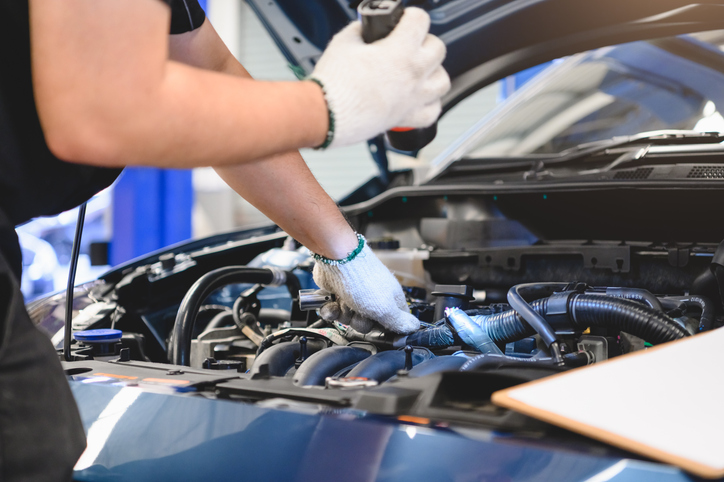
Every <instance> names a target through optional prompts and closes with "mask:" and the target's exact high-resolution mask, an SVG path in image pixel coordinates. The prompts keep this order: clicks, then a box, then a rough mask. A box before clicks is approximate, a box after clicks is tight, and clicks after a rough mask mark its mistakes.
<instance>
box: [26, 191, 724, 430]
mask: <svg viewBox="0 0 724 482" xmlns="http://www.w3.org/2000/svg"><path fill="white" fill-rule="evenodd" d="M392 201H394V202H398V200H396V199H393V200H392ZM420 201H421V202H423V203H427V204H428V205H434V204H435V203H438V204H439V205H442V204H443V203H445V202H447V205H446V206H445V207H444V208H443V211H444V212H445V214H446V215H445V217H441V216H438V217H433V216H430V214H429V213H425V212H424V210H422V211H421V210H417V212H418V213H419V212H422V213H423V215H424V218H421V217H418V218H414V217H407V218H401V217H397V219H396V220H395V222H394V224H393V223H392V222H391V221H390V220H389V219H375V215H376V213H377V212H379V211H384V209H381V208H380V207H378V208H376V209H374V210H367V211H363V212H364V213H367V212H369V213H372V214H365V215H363V216H357V217H356V218H354V217H353V218H352V221H353V223H355V224H356V227H357V229H358V230H361V231H363V232H364V233H365V234H366V235H367V238H368V242H369V245H370V247H372V248H373V250H374V251H375V253H376V255H377V256H378V257H379V259H380V260H381V261H382V262H383V263H384V264H385V265H386V266H387V267H388V268H389V269H390V270H391V271H392V272H393V273H394V274H395V276H396V277H397V279H398V281H400V283H401V285H402V286H403V290H404V292H405V295H406V299H407V302H408V306H409V308H410V310H411V312H412V313H413V315H414V316H416V317H417V318H418V319H419V320H420V322H421V329H420V330H419V331H417V332H415V333H412V334H410V335H399V334H396V333H392V332H387V331H385V330H383V329H382V328H381V327H380V326H376V327H374V328H373V329H372V330H371V331H369V332H366V333H363V332H360V331H357V330H355V329H354V328H353V327H351V326H349V325H346V324H344V323H341V322H340V321H339V320H338V319H337V318H338V317H337V316H336V315H338V312H335V310H334V304H333V303H334V301H335V295H334V294H333V293H328V292H325V291H322V290H319V289H318V287H317V286H316V285H314V283H313V280H312V275H311V270H312V268H313V263H314V261H313V259H312V258H311V256H310V254H309V252H308V251H307V250H306V248H303V247H301V246H299V245H298V244H297V243H296V242H295V241H294V240H293V239H291V238H289V237H287V236H286V234H285V233H283V232H281V231H279V230H278V229H277V228H274V227H269V228H260V229H257V230H252V231H247V232H244V233H243V236H241V237H240V238H238V239H230V238H223V239H222V238H219V239H218V240H215V241H216V242H209V240H206V242H205V243H201V242H198V243H197V244H193V243H192V244H191V245H189V246H187V247H186V248H185V249H184V250H182V251H181V250H176V252H173V251H170V252H166V253H162V254H159V255H154V256H152V257H150V258H147V259H145V260H140V261H138V262H136V263H132V264H131V265H129V266H126V267H124V268H123V269H119V270H116V271H113V272H110V273H109V274H108V275H106V276H104V277H103V278H101V279H99V280H98V281H96V282H93V283H89V284H86V285H82V286H79V287H77V288H76V292H75V296H74V316H73V323H72V328H73V332H74V333H75V341H74V344H73V346H72V360H73V361H70V362H65V367H66V368H67V372H68V374H69V375H71V376H72V377H76V378H78V377H80V378H83V377H91V378H92V377H97V376H98V375H99V374H101V375H102V376H104V377H110V378H112V379H114V380H115V381H116V382H120V383H139V384H140V385H144V383H141V382H143V381H144V380H151V382H149V383H150V384H151V385H159V384H161V385H163V386H166V387H172V388H173V389H174V390H176V391H177V392H178V393H182V394H185V395H191V396H199V395H200V396H205V397H214V398H222V399H230V400H239V401H244V402H251V403H261V404H269V403H272V404H274V403H277V402H279V401H280V400H281V401H284V403H303V404H305V403H306V404H308V403H312V404H317V405H321V406H324V407H327V409H340V408H344V409H347V410H363V411H365V412H368V413H373V414H379V415H393V416H417V417H427V418H434V419H437V420H447V421H463V422H468V423H476V424H483V425H485V426H492V427H497V428H505V429H510V430H513V429H516V428H521V427H524V428H526V430H527V429H530V428H531V426H536V422H534V421H532V420H531V419H528V418H527V417H524V416H522V415H520V414H516V413H514V412H511V411H509V410H505V409H501V408H499V407H495V406H494V405H492V403H491V402H490V395H491V394H492V393H493V392H494V391H497V390H499V389H503V388H508V387H510V386H514V385H517V384H520V383H524V382H527V381H531V380H535V379H539V378H542V377H545V376H549V375H552V374H555V373H559V372H561V371H565V370H569V369H573V368H578V367H583V366H586V365H590V364H594V363H600V362H602V361H605V360H608V359H610V358H615V357H617V356H621V355H624V354H627V353H631V352H635V351H640V350H646V349H648V348H650V347H653V346H656V345H659V344H662V343H666V342H669V341H674V340H677V339H681V338H684V337H688V336H695V335H696V334H698V333H701V332H705V331H709V330H712V329H716V328H718V327H720V326H721V325H722V324H724V317H723V316H722V315H724V313H723V310H722V303H721V299H722V298H721V295H720V291H719V290H720V287H722V286H724V247H720V246H719V245H717V244H716V243H706V242H705V243H668V244H665V243H658V242H647V241H628V242H625V241H613V240H597V241H593V240H546V241H543V240H541V239H536V235H535V234H533V233H532V232H531V231H528V230H527V229H526V228H525V227H524V226H523V225H521V224H519V223H518V222H517V221H512V220H509V219H506V218H505V217H504V216H503V215H502V214H500V213H494V212H493V213H492V214H491V212H490V211H488V214H489V215H488V216H487V217H486V216H482V215H480V212H479V211H478V212H477V214H478V215H477V216H471V215H470V214H471V213H472V212H475V209H476V208H475V206H478V207H480V206H481V205H482V204H481V203H479V202H477V201H475V202H471V199H470V197H465V198H461V199H460V200H457V201H456V200H454V199H453V200H451V199H449V198H448V196H445V197H444V199H443V198H442V197H440V198H439V199H437V200H436V201H432V200H430V199H421V200H420ZM386 202H387V203H389V202H391V201H389V200H388V201H386ZM384 204H385V203H384V202H383V203H382V207H384ZM403 206H404V204H403ZM471 206H472V207H471ZM404 209H405V211H406V212H409V211H408V210H407V206H404ZM398 214H399V213H398ZM491 226H493V227H495V229H491ZM476 233H477V235H476ZM511 240H512V241H511ZM212 241H214V240H212ZM64 301H65V295H64V294H58V295H54V296H51V297H50V298H46V299H44V300H40V301H38V302H34V303H31V304H30V305H28V309H29V313H30V314H31V317H32V318H33V319H34V320H35V321H36V323H37V324H38V326H40V327H41V328H43V329H45V330H46V331H47V332H48V333H49V334H50V335H51V336H52V337H53V341H54V343H56V346H60V345H62V331H63V330H62V324H63V321H62V317H61V316H60V314H61V312H62V305H63V303H64ZM330 307H331V308H330ZM99 330H100V332H103V333H100V334H99ZM87 333H91V335H86V334H87ZM98 334H99V336H100V338H98V339H93V336H95V335H98ZM101 335H102V336H101ZM114 377H116V378H114ZM129 380H132V382H130V381H129ZM159 380H161V381H160V382H159ZM149 383H146V385H148V384H149ZM279 403H281V402H279Z"/></svg>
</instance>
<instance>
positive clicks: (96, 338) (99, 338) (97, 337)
mask: <svg viewBox="0 0 724 482" xmlns="http://www.w3.org/2000/svg"><path fill="white" fill-rule="evenodd" d="M73 336H74V337H75V339H76V340H78V341H82V342H83V343H114V342H118V341H121V337H122V336H123V332H122V331H121V330H109V329H100V330H85V331H77V332H75V333H74V334H73Z"/></svg>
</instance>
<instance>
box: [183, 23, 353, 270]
mask: <svg viewBox="0 0 724 482" xmlns="http://www.w3.org/2000/svg"><path fill="white" fill-rule="evenodd" d="M170 55H171V58H172V59H174V60H176V61H179V62H184V63H187V64H189V65H193V66H195V67H199V68H203V69H211V70H217V71H220V72H225V73H228V74H231V75H235V76H239V77H245V78H251V76H250V75H249V73H248V72H247V71H246V70H245V69H244V67H242V65H241V64H240V63H239V62H238V61H237V60H236V59H235V58H234V57H233V55H232V54H231V53H230V52H229V50H228V49H227V48H226V46H225V45H224V43H223V42H222V41H221V39H220V38H219V36H218V35H217V33H216V31H215V30H214V28H213V27H212V26H211V24H210V23H209V22H208V20H207V21H206V22H204V24H203V25H202V26H201V27H200V28H198V29H196V30H194V31H192V32H188V33H185V34H182V35H172V36H171V41H170ZM216 172H218V173H219V175H220V176H221V177H222V178H223V179H224V181H226V183H227V184H229V186H231V188H232V189H234V190H235V191H236V192H237V193H239V194H240V195H241V196H242V197H243V198H245V199H246V200H247V201H249V202H250V203H251V204H253V205H254V206H256V207H257V209H259V210H260V211H262V212H263V213H264V214H266V215H267V216H268V217H269V218H270V219H271V220H273V221H274V222H275V223H277V225H279V226H280V227H281V228H282V229H284V230H285V231H286V232H287V233H289V234H290V235H292V236H293V237H294V238H295V239H296V240H298V241H299V242H301V243H303V244H304V245H305V246H307V247H308V248H309V249H311V250H312V251H314V252H316V253H320V254H322V255H324V256H327V257H329V258H333V259H339V258H344V257H345V256H346V255H347V253H349V252H350V251H352V250H353V249H354V248H355V247H356V246H357V239H356V238H355V236H354V233H353V231H352V229H351V228H350V227H349V225H348V224H347V222H346V220H345V219H344V217H343V216H342V214H341V213H340V212H339V209H338V208H337V205H336V204H335V203H334V201H332V199H330V197H329V196H328V195H327V193H326V192H324V190H323V189H322V187H321V186H320V185H319V183H318V182H317V180H316V179H315V178H314V176H313V175H312V173H311V172H310V171H309V168H308V167H307V165H306V163H305V162H304V160H303V159H302V156H301V155H299V152H296V151H291V152H287V153H284V154H279V155H275V156H271V157H268V158H265V159H263V160H257V161H254V162H247V163H239V164H236V165H228V166H223V167H217V168H216Z"/></svg>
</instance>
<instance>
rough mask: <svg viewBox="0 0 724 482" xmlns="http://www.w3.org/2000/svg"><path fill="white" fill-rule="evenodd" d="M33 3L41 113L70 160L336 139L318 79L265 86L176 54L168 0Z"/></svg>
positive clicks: (176, 159) (203, 155) (225, 156)
mask: <svg viewBox="0 0 724 482" xmlns="http://www.w3.org/2000/svg"><path fill="white" fill-rule="evenodd" d="M30 7H31V8H30V18H31V41H32V59H33V80H34V91H35V96H36V103H37V108H38V114H39V116H40V120H41V123H42V126H43V130H44V133H45V135H46V139H47V142H48V145H49V147H50V148H51V150H53V152H54V153H56V155H58V156H59V157H61V158H63V159H65V160H68V161H74V162H82V163H88V164H97V165H105V166H123V165H129V164H140V165H143V164H148V165H157V166H173V167H193V166H208V165H217V166H218V165H224V164H233V163H238V162H242V161H248V160H252V159H258V158H260V157H265V156H268V155H270V154H273V153H279V152H284V151H288V150H291V149H294V148H298V147H305V146H314V145H319V144H321V143H322V142H323V141H324V139H325V136H326V130H327V123H328V118H327V115H328V114H327V108H326V104H325V101H324V95H323V93H322V91H321V89H320V88H319V86H317V85H316V84H314V83H312V82H286V83H285V82H279V83H277V82H257V81H253V80H250V79H244V78H239V77H233V76H229V75H223V74H220V73H217V72H212V71H209V70H202V69H198V68H194V67H192V66H189V65H184V64H182V63H178V62H175V61H173V60H169V58H168V36H167V35H165V32H167V31H168V21H169V11H168V7H166V6H165V5H163V3H162V2H160V1H156V0H135V1H130V0H128V1H125V0H124V1H118V0H116V1H102V2H101V1H96V0H63V1H62V2H48V1H45V0H31V1H30Z"/></svg>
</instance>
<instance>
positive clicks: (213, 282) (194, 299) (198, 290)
mask: <svg viewBox="0 0 724 482" xmlns="http://www.w3.org/2000/svg"><path fill="white" fill-rule="evenodd" d="M274 277H275V276H274V272H273V271H272V270H269V269H259V268H248V267H246V266H226V267H224V268H219V269H215V270H213V271H210V272H208V273H206V274H205V275H203V276H202V277H201V278H199V279H198V280H196V283H194V284H193V286H191V288H190V289H189V290H188V292H187V293H186V295H185V296H184V299H183V301H181V306H180V307H179V310H178V313H177V315H176V322H175V324H174V326H173V332H172V335H171V342H170V343H169V345H170V346H169V349H168V359H169V361H170V362H171V363H173V364H174V365H186V366H189V363H190V362H191V337H192V334H193V329H194V323H196V316H197V315H198V311H199V308H200V307H201V305H202V303H203V302H204V301H205V300H206V298H208V296H209V295H210V294H211V293H213V292H214V291H216V290H217V289H219V288H221V287H223V286H226V285H230V284H235V283H261V284H270V283H272V282H273V281H274Z"/></svg>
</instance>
